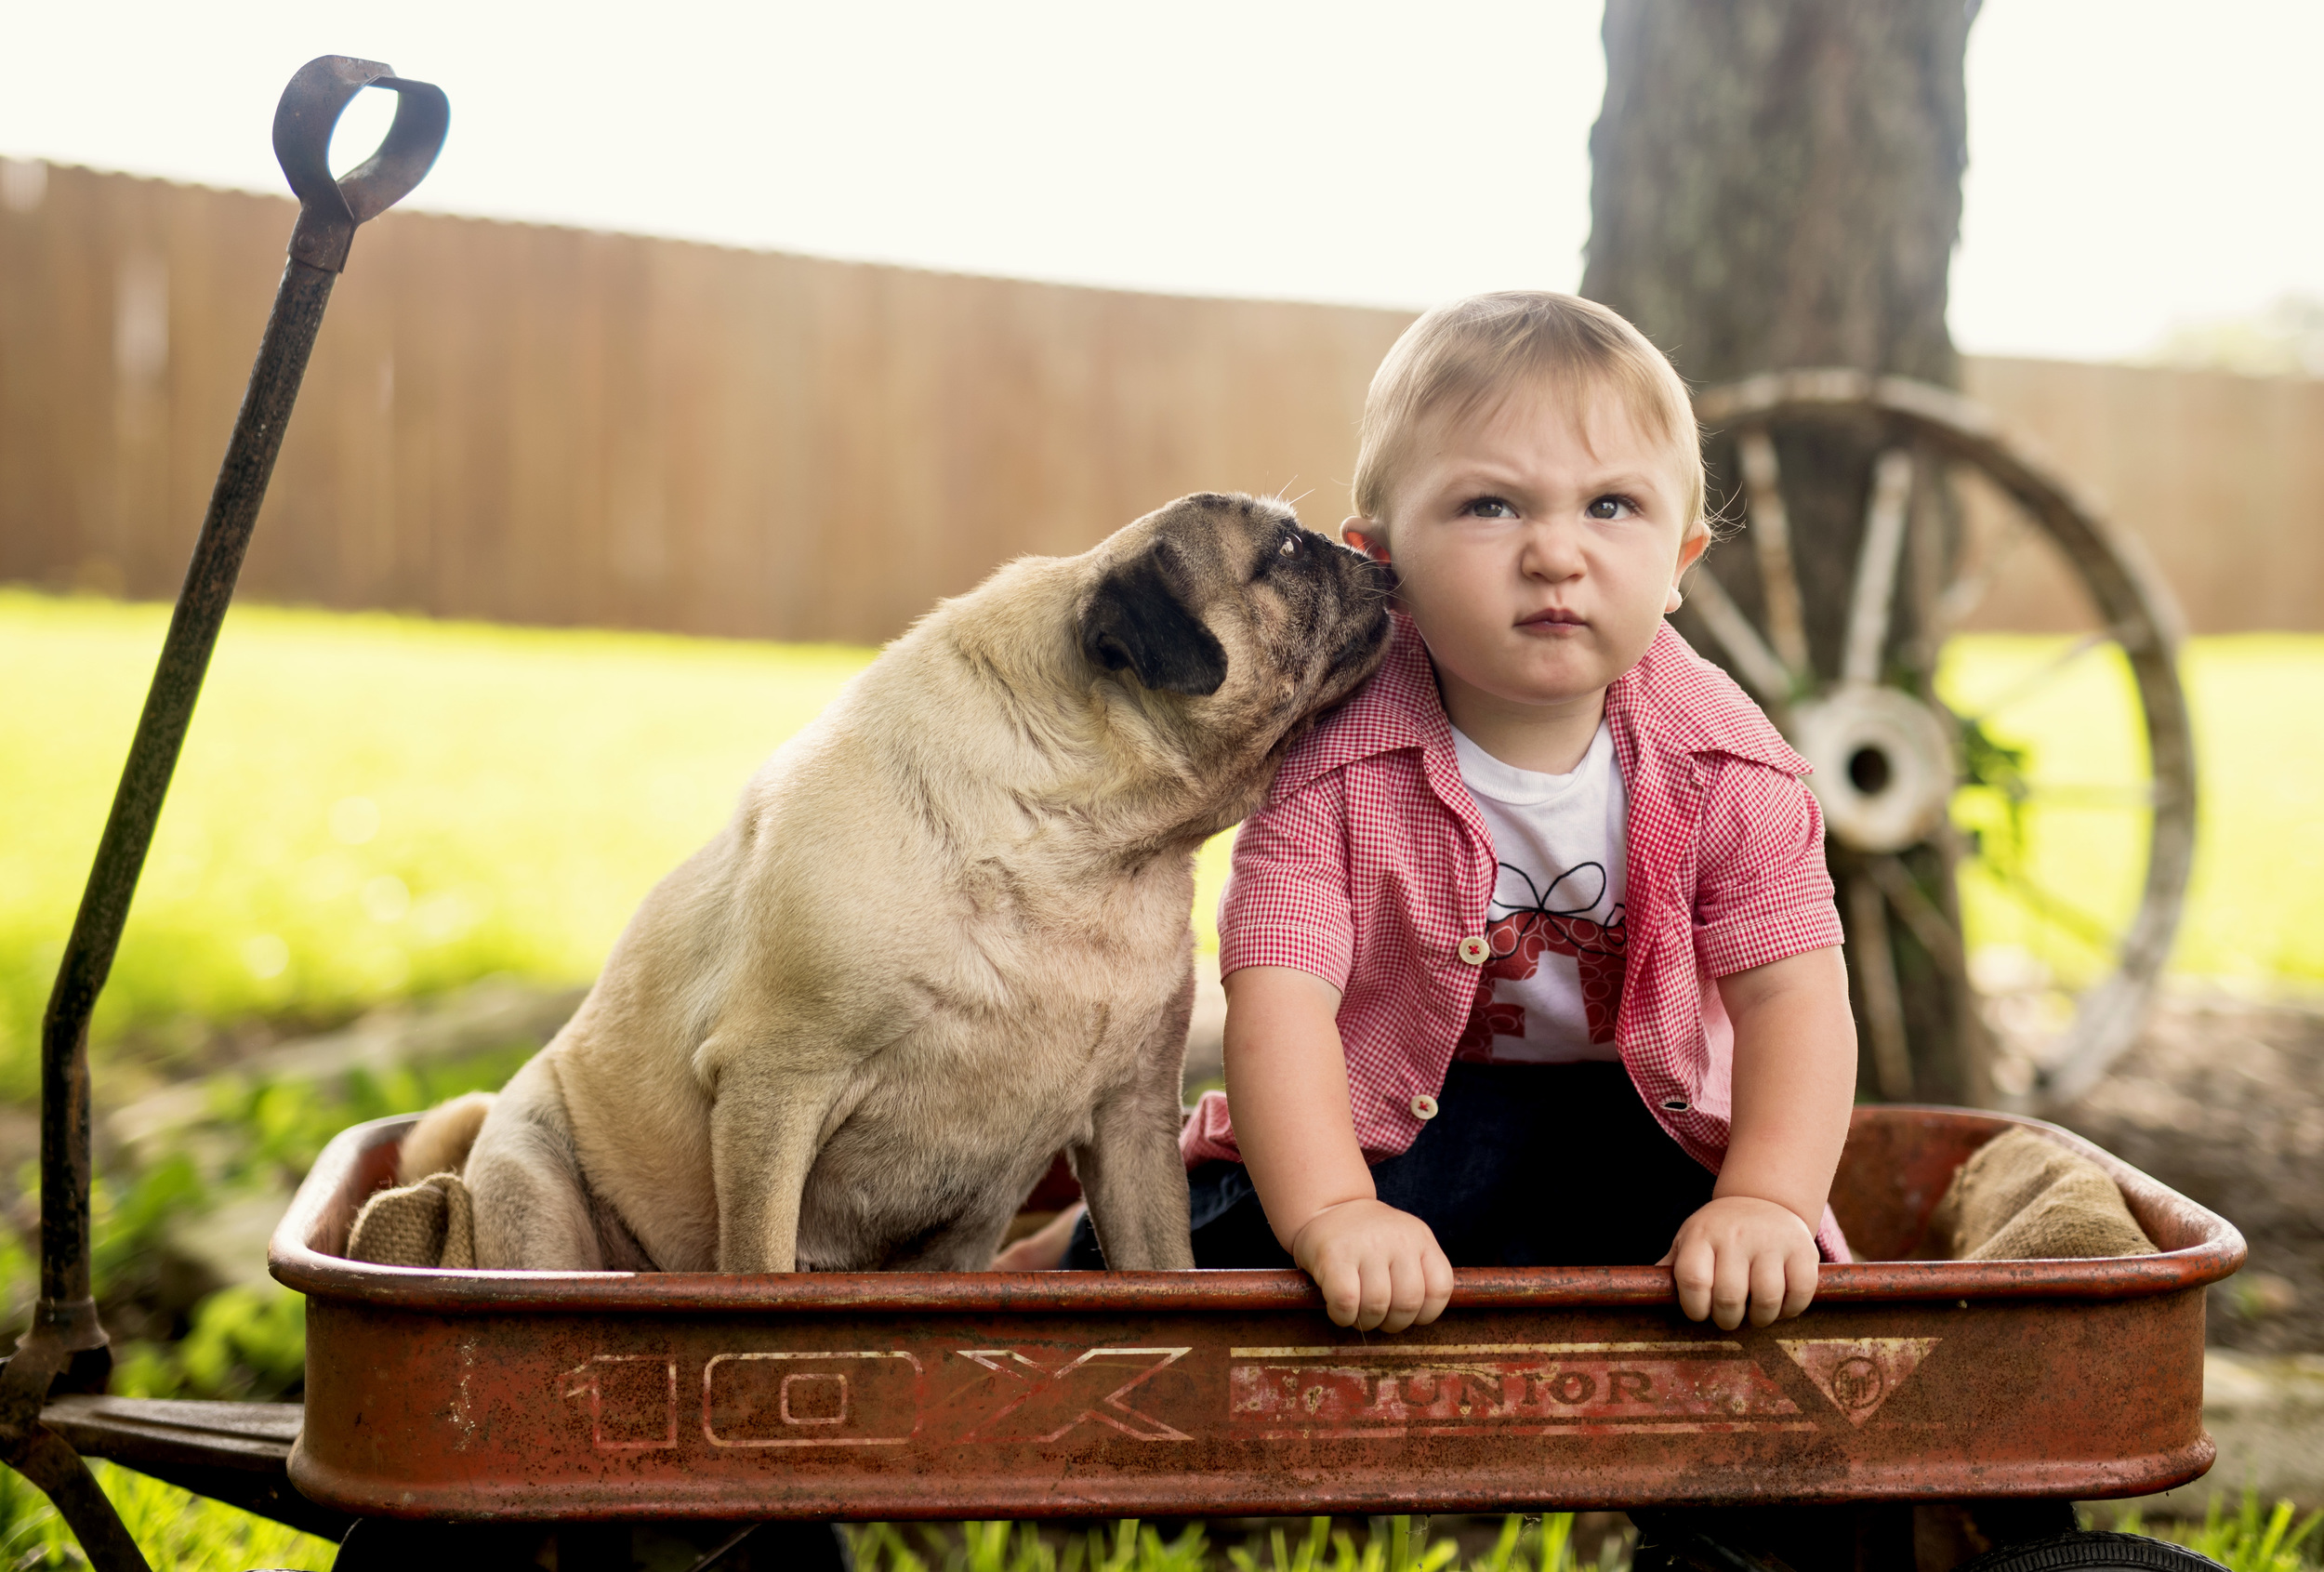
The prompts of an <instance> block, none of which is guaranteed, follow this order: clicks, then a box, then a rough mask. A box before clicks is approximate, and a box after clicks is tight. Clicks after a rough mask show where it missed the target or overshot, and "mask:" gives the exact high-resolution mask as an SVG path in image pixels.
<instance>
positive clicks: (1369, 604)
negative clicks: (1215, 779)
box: [1079, 492, 1390, 764]
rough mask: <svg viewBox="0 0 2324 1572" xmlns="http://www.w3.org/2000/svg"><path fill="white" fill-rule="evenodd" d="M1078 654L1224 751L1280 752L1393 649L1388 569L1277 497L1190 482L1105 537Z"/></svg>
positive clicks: (1221, 756)
mask: <svg viewBox="0 0 2324 1572" xmlns="http://www.w3.org/2000/svg"><path fill="white" fill-rule="evenodd" d="M1092 556H1093V557H1095V558H1096V559H1097V562H1098V565H1099V568H1100V575H1099V577H1098V579H1097V583H1096V585H1095V588H1093V589H1092V591H1091V592H1090V594H1089V597H1088V598H1087V600H1086V601H1084V602H1083V605H1082V607H1081V611H1080V614H1079V631H1080V643H1081V650H1082V654H1084V655H1085V656H1087V657H1088V658H1089V661H1090V662H1091V664H1092V665H1093V666H1094V667H1097V668H1098V670H1099V671H1101V672H1104V673H1111V674H1114V675H1115V676H1116V678H1117V679H1118V680H1122V681H1124V682H1125V683H1127V684H1131V685H1134V686H1135V687H1136V688H1139V689H1142V690H1143V691H1144V692H1145V693H1146V694H1148V695H1150V696H1151V697H1152V699H1153V700H1154V704H1153V707H1154V708H1155V709H1157V710H1167V711H1174V712H1176V713H1177V715H1178V716H1179V717H1182V720H1183V721H1184V722H1185V723H1186V724H1185V726H1184V728H1183V730H1184V731H1185V732H1186V733H1189V744H1190V748H1191V750H1192V751H1194V752H1195V753H1196V754H1197V755H1200V756H1205V757H1207V758H1208V760H1213V761H1216V762H1218V763H1221V764H1225V763H1227V762H1228V760H1236V759H1239V760H1248V761H1249V762H1251V763H1253V764H1257V763H1259V762H1261V761H1262V760H1268V759H1271V758H1274V757H1276V756H1279V755H1280V753H1281V752H1282V750H1283V749H1285V748H1287V747H1288V746H1290V745H1291V743H1292V742H1294V741H1296V740H1297V739H1298V738H1299V737H1300V736H1301V735H1302V734H1303V733H1305V732H1306V730H1307V728H1308V726H1309V725H1310V724H1312V723H1313V722H1314V720H1315V719H1316V717H1318V716H1319V715H1321V714H1322V713H1324V712H1325V711H1326V710H1328V709H1329V708H1331V707H1333V706H1334V705H1337V704H1339V703H1340V701H1341V700H1343V699H1345V698H1346V697H1347V696H1348V695H1349V694H1353V692H1354V691H1355V690H1356V689H1357V688H1358V687H1359V686H1361V685H1362V683H1363V681H1364V680H1365V679H1366V678H1367V677H1369V676H1370V675H1371V674H1372V672H1373V671H1374V669H1376V668H1377V667H1379V665H1380V657H1381V656H1382V655H1383V654H1385V653H1386V651H1387V648H1388V632H1389V624H1388V590H1389V585H1390V579H1389V575H1388V572H1387V570H1386V569H1385V568H1383V567H1381V566H1380V564H1378V563H1376V562H1373V561H1370V560H1369V559H1367V558H1366V557H1364V556H1362V555H1360V554H1359V553H1357V552H1354V551H1352V550H1350V549H1348V548H1346V547H1344V546H1341V545H1340V544H1339V543H1338V542H1336V541H1333V540H1329V539H1327V538H1326V537H1325V536H1323V535H1317V534H1316V533H1315V532H1314V531H1313V530H1309V529H1303V528H1301V525H1300V522H1299V517H1298V515H1297V514H1295V513H1293V512H1292V511H1291V509H1289V508H1288V507H1287V506H1286V505H1284V504H1283V503H1280V502H1274V501H1268V500H1262V499H1260V498H1256V497H1249V496H1243V495H1222V494H1221V493H1217V492H1198V493H1196V494H1195V495H1192V496H1182V497H1181V498H1179V499H1178V500H1177V501H1176V502H1173V503H1170V504H1169V506H1167V507H1165V508H1161V509H1156V510H1155V511H1154V512H1152V513H1149V514H1148V515H1146V517H1144V518H1142V519H1141V520H1139V521H1138V522H1136V523H1134V524H1131V525H1130V526H1129V527H1128V528H1127V529H1124V530H1122V531H1121V532H1120V533H1119V534H1117V535H1115V536H1114V537H1113V538H1112V539H1110V540H1108V541H1107V542H1105V544H1104V545H1103V546H1101V547H1099V548H1097V550H1096V551H1095V552H1093V553H1092Z"/></svg>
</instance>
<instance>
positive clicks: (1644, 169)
mask: <svg viewBox="0 0 2324 1572" xmlns="http://www.w3.org/2000/svg"><path fill="white" fill-rule="evenodd" d="M1976 9H1977V0H1606V7H1605V27H1604V36H1605V57H1606V88H1605V102H1604V108H1603V110H1602V111H1601V112H1600V114H1599V118H1598V123H1597V125H1596V127H1595V128H1594V129H1593V130H1592V131H1591V138H1590V149H1591V161H1592V165H1593V180H1592V186H1591V234H1590V244H1589V251H1588V266H1587V269H1586V270H1585V271H1584V273H1583V275H1582V284H1581V293H1582V294H1584V295H1586V296H1588V297H1591V298H1592V299H1595V300H1600V301H1603V302H1604V303H1605V304H1606V305H1609V306H1611V307H1613V308H1614V309H1615V310H1618V311H1620V312H1621V313H1622V314H1623V315H1624V316H1626V317H1628V318H1630V320H1631V321H1632V322H1633V323H1636V324H1638V326H1639V327H1640V328H1641V329H1642V330H1644V332H1645V334H1646V335H1647V337H1650V338H1652V339H1653V340H1654V341H1655V342H1656V343H1657V344H1658V345H1660V346H1661V347H1662V348H1663V349H1664V350H1666V351H1668V352H1669V353H1670V357H1671V359H1672V360H1673V361H1674V362H1675V363H1677V365H1678V367H1679V370H1680V372H1681V373H1682V374H1683V375H1684V376H1685V377H1686V378H1687V379H1688V381H1689V382H1690V383H1692V384H1694V385H1695V386H1697V387H1698V388H1700V387H1705V386H1710V385H1716V384H1718V383H1722V382H1726V381H1731V380H1733V379H1736V378H1738V377H1741V376H1749V375H1750V374H1752V373H1754V372H1762V371H1776V370H1783V369H1787V368H1791V367H1801V366H1850V367H1854V368H1856V369H1858V370H1862V371H1868V372H1872V373H1875V374H1895V375H1902V376H1913V377H1919V378H1921V379H1923V380H1926V381H1931V382H1935V383H1939V384H1942V385H1945V386H1948V387H1949V386H1953V385H1956V384H1957V383H1958V381H1959V359H1958V356H1957V355H1956V354H1955V352H1954V350H1953V344H1952V339H1951V337H1950V336H1949V335H1948V333H1947V331H1946V326H1945V307H1946V284H1947V271H1948V267H1949V265H1950V262H1951V259H1952V251H1953V245H1954V242H1955V240H1956V239H1957V238H1958V235H1959V232H1960V224H1961V171H1962V169H1963V167H1964V166H1965V165H1966V163H1967V146H1966V134H1967V127H1966V113H1965V105H1964V93H1963V83H1962V64H1963V57H1964V55H1965V52H1966V49H1967V46H1968V35H1969V27H1970V23H1971V22H1972V20H1974V17H1975V14H1976ZM1775 436H1776V453H1777V456H1778V459H1779V461H1780V465H1781V469H1782V472H1783V477H1784V483H1783V493H1784V496H1785V500H1786V502H1787V504H1788V505H1789V510H1790V521H1791V533H1792V543H1793V555H1794V560H1795V561H1796V564H1797V573H1798V576H1799V581H1800V590H1801V593H1802V598H1803V600H1804V602H1805V610H1806V624H1807V627H1806V631H1807V635H1808V648H1809V654H1810V655H1811V656H1812V658H1813V663H1814V666H1815V667H1816V671H1817V672H1819V673H1822V674H1825V675H1826V676H1829V675H1830V674H1833V673H1835V672H1837V671H1838V669H1839V654H1840V647H1841V644H1842V635H1843V629H1844V624H1845V621H1846V616H1847V606H1848V597H1849V590H1850V585H1851V582H1852V578H1853V575H1854V570H1855V560H1856V554H1857V546H1858V541H1859V537H1860V535H1862V532H1863V527H1864V517H1865V504H1866V498H1867V495H1868V492H1869V489H1870V484H1871V469H1872V462H1873V460H1874V458H1875V457H1876V456H1877V450H1878V445H1879V441H1880V433H1879V431H1878V429H1876V428H1874V427H1873V426H1871V425H1870V424H1869V423H1862V424H1849V423H1846V422H1837V423H1831V424H1827V425H1821V426H1817V427H1814V428H1807V429H1790V430H1788V431H1787V430H1781V429H1779V430H1777V431H1776V433H1775ZM1706 452H1707V456H1708V458H1709V461H1710V467H1711V499H1712V504H1713V506H1714V507H1715V508H1717V509H1719V510H1720V511H1721V513H1722V514H1723V516H1726V517H1730V518H1738V519H1739V518H1740V517H1742V502H1741V497H1740V494H1739V489H1738V485H1737V482H1736V459H1735V452H1734V446H1733V443H1732V442H1731V441H1730V440H1729V439H1728V438H1727V437H1726V436H1725V435H1724V434H1723V433H1719V432H1712V433H1710V440H1709V445H1708V447H1707V450H1706ZM1706 571H1709V572H1711V573H1714V574H1716V575H1718V578H1719V581H1720V583H1721V585H1722V586H1723V587H1724V588H1726V589H1727V591H1728V592H1729V594H1730V595H1731V597H1732V598H1733V599H1734V600H1735V601H1736V603H1737V605H1738V606H1740V607H1741V608H1742V609H1743V611H1744V612H1745V613H1746V614H1748V615H1750V617H1751V618H1752V619H1753V620H1754V621H1755V622H1756V623H1758V624H1759V626H1761V627H1765V626H1766V622H1765V618H1764V600H1763V595H1762V592H1761V586H1760V582H1759V575H1758V569H1757V563H1756V561H1755V560H1754V558H1753V554H1752V553H1751V552H1750V551H1749V550H1738V549H1732V548H1730V549H1725V550H1717V551H1714V552H1713V553H1712V554H1711V557H1710V560H1709V561H1708V562H1707V564H1706ZM1914 600H1915V597H1914V596H1912V595H1904V596H1900V597H1898V601H1897V605H1896V614H1895V621H1894V624H1893V625H1892V627H1891V629H1890V639H1889V645H1888V649H1887V652H1886V655H1887V673H1886V675H1887V680H1890V681H1893V682H1895V683H1897V684H1898V685H1900V686H1905V687H1909V688H1913V689H1916V690H1918V691H1921V693H1923V694H1924V695H1926V694H1928V693H1929V686H1928V684H1929V681H1930V679H1931V677H1932V675H1933V673H1932V671H1931V669H1930V668H1931V667H1933V665H1934V651H1933V650H1931V649H1929V648H1928V647H1927V644H1926V641H1925V639H1924V638H1923V636H1922V630H1921V627H1920V626H1919V623H1918V621H1917V619H1916V618H1915V617H1914V615H1913V601H1914ZM1681 627H1682V629H1683V630H1684V631H1685V632H1686V633H1687V634H1688V636H1689V638H1690V639H1691V641H1693V642H1694V644H1695V645H1696V647H1697V649H1699V650H1701V651H1703V652H1704V653H1705V654H1710V655H1712V656H1713V657H1714V658H1716V657H1717V656H1718V648H1717V645H1716V644H1715V642H1714V641H1711V640H1710V639H1709V638H1707V637H1705V636H1704V630H1703V629H1702V628H1700V627H1697V626H1694V625H1693V624H1692V623H1691V621H1690V620H1689V618H1688V616H1687V614H1681ZM1830 854H1831V859H1832V864H1833V873H1834V876H1835V878H1838V879H1842V880H1843V881H1844V879H1845V878H1846V877H1847V876H1848V874H1849V873H1850V871H1851V868H1850V864H1849V855H1850V854H1849V853H1848V852H1845V851H1844V850H1843V849H1842V848H1840V847H1838V846H1837V845H1833V846H1831V848H1830ZM1907 861H1908V865H1909V866H1910V868H1911V869H1912V872H1913V874H1914V876H1915V877H1916V878H1917V879H1918V880H1919V881H1920V882H1921V884H1922V886H1923V887H1924V890H1925V891H1926V892H1927V893H1928V894H1929V895H1930V896H1931V898H1932V899H1933V900H1935V901H1936V902H1938V904H1939V905H1941V906H1942V907H1944V908H1945V909H1947V910H1948V911H1949V910H1951V909H1954V905H1955V903H1954V892H1953V889H1952V877H1951V863H1950V855H1949V852H1948V849H1947V848H1946V847H1945V846H1942V845H1937V846H1929V847H1923V848H1920V849H1917V850H1916V851H1914V852H1911V853H1910V854H1908V859H1907ZM1851 938H1852V943H1853V941H1854V939H1855V935H1854V934H1853V933H1852V935H1851ZM1888 942H1889V944H1890V946H1891V948H1892V950H1893V952H1894V955H1895V969H1896V973H1897V977H1898V981H1899V984H1900V985H1901V991H1902V994H1903V1003H1904V1011H1905V1017H1906V1026H1907V1037H1908V1043H1909V1045H1910V1048H1911V1057H1912V1061H1913V1079H1914V1083H1915V1084H1914V1092H1915V1094H1916V1095H1918V1096H1921V1097H1928V1098H1935V1099H1941V1100H1944V1101H1965V1100H1969V1099H1970V1098H1972V1097H1974V1094H1975V1092H1976V1090H1978V1089H1977V1079H1978V1077H1977V1075H1976V1065H1975V1060H1976V1057H1977V1056H1976V1052H1975V1050H1974V1046H1973V1039H1974V1037H1975V1036H1976V1034H1977V1033H1978V1031H1979V1028H1978V1026H1977V1024H1976V1022H1975V1020H1974V1012H1973V1011H1972V1010H1971V1008H1970V1001H1969V999H1968V998H1967V997H1966V994H1965V992H1964V991H1962V990H1961V989H1959V988H1958V987H1956V986H1955V985H1954V984H1951V983H1949V982H1948V981H1947V980H1946V979H1945V977H1944V976H1943V975H1942V973H1941V972H1940V971H1939V970H1938V969H1937V967H1936V966H1935V964H1934V960H1933V958H1931V957H1929V956H1928V955H1927V954H1926V953H1924V952H1923V951H1921V948H1920V947H1919V945H1916V944H1915V943H1914V942H1913V940H1912V939H1911V937H1910V936H1909V935H1908V934H1905V933H1903V932H1902V931H1899V929H1898V928H1897V926H1896V925H1891V933H1890V936H1889V941H1888ZM1851 971H1852V973H1853V972H1854V971H1855V965H1854V963H1853V961H1852V966H1851ZM1857 995H1858V998H1857V1008H1858V1011H1859V1024H1860V1027H1861V1025H1862V1011H1863V1008H1864V1006H1863V997H1862V989H1861V987H1860V986H1859V987H1858V989H1857ZM1866 1057H1867V1059H1868V1058H1869V1056H1868V1055H1867V1056H1866ZM1870 1074H1871V1072H1870V1068H1869V1065H1868V1066H1867V1070H1866V1077H1867V1078H1866V1083H1865V1084H1866V1086H1867V1088H1868V1089H1869V1088H1870V1086H1871V1081H1870Z"/></svg>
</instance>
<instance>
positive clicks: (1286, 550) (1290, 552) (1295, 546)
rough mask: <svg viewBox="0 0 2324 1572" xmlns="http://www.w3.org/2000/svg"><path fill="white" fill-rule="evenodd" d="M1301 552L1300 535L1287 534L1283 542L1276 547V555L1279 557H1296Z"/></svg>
mask: <svg viewBox="0 0 2324 1572" xmlns="http://www.w3.org/2000/svg"><path fill="white" fill-rule="evenodd" d="M1299 554H1300V537H1299V536H1298V535H1285V536H1284V537H1283V544H1282V545H1280V546H1278V547H1276V548H1275V555H1276V556H1278V557H1296V556H1298V555H1299Z"/></svg>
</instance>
